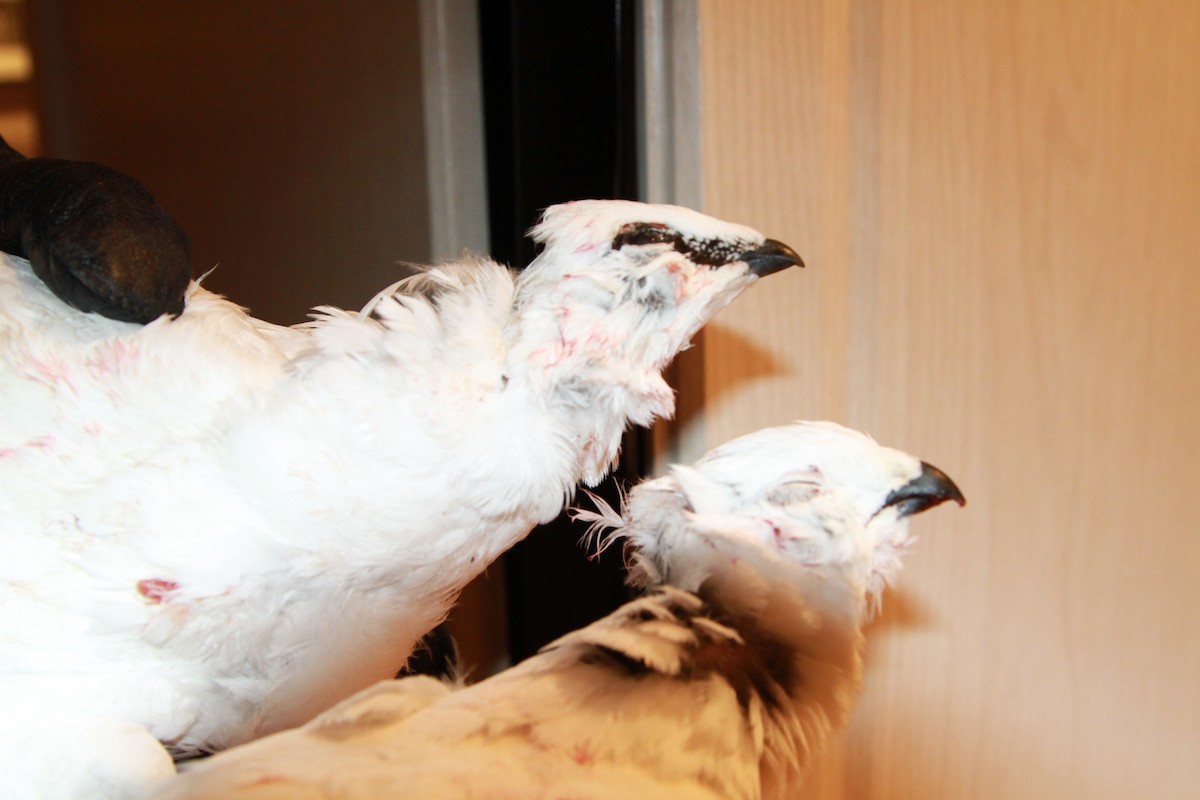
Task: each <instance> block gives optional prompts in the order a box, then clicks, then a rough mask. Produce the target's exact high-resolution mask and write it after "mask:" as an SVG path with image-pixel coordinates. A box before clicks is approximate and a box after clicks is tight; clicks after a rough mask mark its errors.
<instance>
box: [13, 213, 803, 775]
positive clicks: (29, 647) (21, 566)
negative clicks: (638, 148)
mask: <svg viewBox="0 0 1200 800" xmlns="http://www.w3.org/2000/svg"><path fill="white" fill-rule="evenodd" d="M533 235H534V238H535V239H536V240H537V241H539V242H541V243H543V244H544V249H543V250H542V252H541V254H540V255H539V256H538V257H537V258H536V259H535V260H534V261H533V262H532V263H531V264H530V266H529V267H528V268H527V269H526V270H524V271H523V272H522V273H520V274H519V275H517V274H514V273H512V272H510V271H509V270H508V269H506V268H503V267H501V266H499V265H497V264H495V263H494V262H491V261H486V260H477V261H471V262H465V263H457V264H450V265H445V266H441V267H437V268H434V269H432V270H430V271H428V272H425V273H423V274H421V275H419V276H417V277H414V278H412V279H409V280H407V281H405V282H402V283H399V284H397V285H394V286H392V287H390V288H388V289H386V290H385V291H383V292H382V293H380V294H379V295H378V296H377V297H376V298H375V299H374V300H372V301H371V302H370V303H369V304H368V305H367V306H366V307H365V308H364V309H363V310H362V311H361V312H358V313H349V312H345V311H340V310H336V309H332V308H321V309H318V313H317V315H316V316H315V319H314V320H313V321H312V322H311V323H309V324H306V325H303V326H298V327H295V328H282V327H277V326H273V325H269V324H267V323H264V322H262V321H259V320H256V319H253V318H251V317H249V316H248V315H247V314H246V313H245V312H244V311H243V310H241V309H239V308H237V307H236V306H234V305H233V304H231V303H229V302H227V301H226V300H224V299H222V298H220V297H218V296H216V295H214V294H212V293H210V292H207V291H206V290H204V289H202V288H201V287H200V286H198V285H195V284H193V285H192V286H191V287H190V288H189V291H188V295H187V303H186V309H185V310H184V312H183V313H182V314H181V315H180V316H178V317H177V318H175V319H171V318H169V317H162V318H160V319H158V320H156V321H154V322H151V323H150V324H148V325H145V326H142V325H134V324H129V323H123V322H118V321H114V320H112V319H107V318H103V317H101V316H99V315H95V314H84V313H80V312H78V311H76V310H73V309H71V308H69V307H67V306H66V305H64V304H63V303H62V302H61V301H60V300H59V299H57V298H56V297H55V296H54V295H53V294H52V293H51V292H50V291H49V290H48V289H47V288H46V286H45V285H44V284H43V283H42V282H41V281H39V280H38V279H37V278H36V277H35V276H34V275H33V274H32V272H31V271H30V269H29V267H28V265H27V263H26V262H24V261H23V260H20V259H14V258H6V259H4V260H2V261H0V351H2V352H3V359H2V362H0V395H2V396H3V397H4V399H5V410H4V414H3V415H0V484H2V485H3V486H4V487H5V491H4V493H3V495H2V496H0V519H3V520H4V522H3V524H4V527H5V531H4V536H3V537H2V538H0V713H2V714H3V716H4V719H5V724H4V726H2V727H3V732H0V776H3V778H0V780H3V781H4V783H5V785H6V786H7V787H10V789H11V787H18V786H28V787H29V789H28V792H27V795H29V796H37V797H50V796H66V797H70V796H86V797H102V796H105V793H106V792H107V791H109V789H107V788H105V787H106V786H108V785H109V784H107V783H106V782H108V781H111V793H112V794H113V795H120V793H121V792H122V791H123V789H122V786H123V785H124V784H126V783H137V781H138V780H140V777H139V775H138V770H137V769H135V768H133V767H123V768H122V769H121V770H116V769H110V765H111V763H112V759H111V751H113V750H118V751H120V752H123V753H131V752H134V751H135V750H136V749H137V748H141V749H142V750H144V751H145V752H146V753H153V752H154V748H153V747H150V746H148V745H153V743H154V741H155V740H157V741H161V742H164V743H166V744H167V745H169V746H170V747H171V749H172V750H173V751H174V752H176V753H182V754H186V753H188V752H194V751H203V750H209V749H220V748H224V747H227V746H229V745H232V744H235V743H238V742H242V741H245V740H248V739H251V738H253V737H256V736H258V735H261V734H263V733H266V732H270V731H273V730H277V729H281V728H285V727H291V726H294V725H297V724H299V723H302V722H304V721H306V720H307V719H309V718H311V717H312V716H313V715H314V714H315V713H317V712H318V711H321V710H323V709H325V708H328V707H329V706H330V705H332V704H333V703H334V702H336V701H338V700H340V699H343V698H345V697H347V696H349V695H350V694H352V693H353V692H355V691H357V690H359V689H362V688H364V687H366V686H369V685H370V684H372V683H374V682H375V681H377V680H380V679H382V678H385V677H390V676H392V675H394V674H395V672H396V670H397V669H398V668H399V667H401V666H402V665H403V664H404V663H405V660H406V658H407V656H408V655H409V653H410V650H411V648H412V646H413V643H414V642H415V641H416V640H417V639H418V638H419V637H420V636H421V635H422V634H423V633H424V632H426V631H427V630H428V629H430V628H431V627H432V626H433V625H435V624H436V623H437V622H439V621H440V620H441V619H443V618H444V616H445V614H446V613H447V611H448V609H449V608H450V606H451V604H452V603H453V601H454V598H455V597H456V595H457V593H458V591H459V590H460V589H461V588H462V587H463V586H464V585H465V584H466V583H467V582H468V581H470V580H471V579H472V578H473V577H475V576H476V575H478V574H479V573H480V572H481V571H482V570H483V569H484V568H485V567H486V566H487V564H488V563H489V562H491V561H492V560H493V559H495V558H496V557H497V556H498V555H500V554H501V553H502V552H503V551H504V550H506V549H507V548H509V547H510V546H511V545H513V544H514V543H515V542H517V541H519V540H520V539H521V538H523V537H524V536H525V535H526V534H527V533H528V532H529V531H530V529H531V528H532V527H533V526H534V525H535V524H536V523H539V522H544V521H547V520H549V519H551V518H553V517H554V516H555V515H556V514H557V513H559V511H560V510H561V509H562V507H563V506H564V504H565V501H566V498H567V497H568V495H569V493H570V491H571V490H572V488H573V486H574V485H575V484H576V483H577V482H578V481H579V480H581V479H582V480H584V481H586V482H587V483H589V484H593V483H595V482H597V481H598V480H600V479H601V477H602V476H603V475H604V474H605V472H606V471H607V470H608V469H609V467H610V465H611V464H612V463H613V461H614V459H615V458H616V457H617V451H618V447H619V442H620V436H621V433H622V431H623V430H624V429H625V427H626V425H627V424H628V423H629V422H630V421H632V422H634V423H637V424H643V425H644V424H648V423H650V422H651V421H652V420H653V419H654V418H655V417H660V416H665V415H669V414H670V413H671V412H672V410H673V402H674V399H673V396H672V393H671V390H670V389H669V387H668V386H667V384H666V383H665V382H664V380H663V378H662V377H661V374H660V371H661V369H662V368H663V366H664V365H666V364H667V362H668V361H669V360H670V359H671V358H672V357H673V356H674V355H675V354H676V353H677V352H678V351H679V350H680V349H682V348H684V347H685V346H686V345H687V343H688V340H689V339H690V338H691V336H692V335H693V334H694V333H695V332H696V331H697V330H698V329H699V328H700V326H701V325H702V324H703V323H704V322H705V321H707V320H708V319H709V318H710V317H711V316H712V315H713V314H715V313H716V312H717V311H718V310H719V309H721V308H722V307H723V306H724V305H725V304H727V303H728V302H729V301H731V300H732V299H733V298H734V297H735V296H736V295H737V294H738V293H739V292H740V291H742V290H743V289H744V288H746V287H747V286H748V285H749V284H751V283H752V282H753V281H755V280H756V278H757V277H758V276H761V275H764V274H767V273H771V272H774V271H777V270H779V269H782V268H784V267H786V266H789V265H793V264H800V263H801V262H800V259H799V257H798V256H797V255H796V254H795V253H794V252H793V251H792V250H791V249H790V248H787V247H786V246H784V245H782V244H781V243H779V242H776V241H774V240H770V239H765V238H764V237H763V236H762V235H761V234H760V233H758V232H756V231H754V230H752V229H750V228H747V227H743V226H740V225H734V224H731V223H726V222H722V221H720V220H716V219H712V218H711V217H707V216H704V215H701V214H699V213H697V212H694V211H690V210H688V209H683V208H678V207H674V206H653V205H644V204H640V203H632V202H624V201H580V202H576V203H569V204H564V205H560V206H555V207H552V208H550V209H549V210H547V212H546V213H545V215H544V217H543V219H542V221H541V222H540V224H539V225H538V226H536V227H535V228H534V230H533ZM39 731H41V732H42V733H39ZM68 736H70V737H73V738H70V739H69V740H68V739H67V738H64V737H68ZM118 742H123V743H124V744H123V745H120V746H118V745H117V744H116V743H118ZM160 750H161V749H160ZM158 755H159V758H157V759H142V760H141V761H140V762H139V763H143V764H144V766H145V769H144V772H145V773H146V775H147V776H149V775H154V774H157V773H160V772H162V771H163V770H164V769H166V770H169V769H170V764H169V763H166V762H164V759H165V756H163V755H162V753H161V752H159V753H158ZM43 758H44V759H45V762H44V763H43V761H40V760H39V759H43ZM126 760H127V761H128V760H129V759H128V758H127V759H126ZM46 763H51V764H53V765H55V769H49V768H47V767H46V766H45V764H46ZM73 787H74V788H73ZM13 791H15V790H13ZM8 796H12V794H11V793H10V795H8Z"/></svg>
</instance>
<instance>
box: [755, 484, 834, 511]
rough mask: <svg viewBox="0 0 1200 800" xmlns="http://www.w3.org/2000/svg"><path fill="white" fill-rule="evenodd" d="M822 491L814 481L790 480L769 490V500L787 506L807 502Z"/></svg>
mask: <svg viewBox="0 0 1200 800" xmlns="http://www.w3.org/2000/svg"><path fill="white" fill-rule="evenodd" d="M820 493H821V487H820V486H819V485H817V484H816V483H814V482H812V481H788V482H787V483H781V484H779V485H778V486H776V487H775V488H773V489H771V491H769V492H767V502H769V503H771V504H772V505H776V506H780V507H783V508H786V507H788V506H796V505H800V504H801V503H807V502H808V501H809V500H812V499H813V498H814V497H816V496H817V495H818V494H820Z"/></svg>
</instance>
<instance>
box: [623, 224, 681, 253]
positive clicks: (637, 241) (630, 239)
mask: <svg viewBox="0 0 1200 800" xmlns="http://www.w3.org/2000/svg"><path fill="white" fill-rule="evenodd" d="M678 238H679V234H677V233H675V231H673V230H671V229H670V228H668V227H667V226H666V225H662V224H659V223H652V222H631V223H629V224H628V225H625V226H623V227H622V228H621V230H620V232H618V233H617V235H616V237H615V238H614V239H613V243H612V247H613V249H614V250H619V249H620V248H622V247H624V246H625V245H627V244H630V245H644V244H670V243H672V242H674V241H675V240H676V239H678Z"/></svg>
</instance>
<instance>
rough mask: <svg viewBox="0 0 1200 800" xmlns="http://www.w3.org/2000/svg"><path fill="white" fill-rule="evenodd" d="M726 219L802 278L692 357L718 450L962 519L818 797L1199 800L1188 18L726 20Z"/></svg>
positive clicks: (981, 10) (768, 14) (873, 675)
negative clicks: (841, 469) (870, 463)
mask: <svg viewBox="0 0 1200 800" xmlns="http://www.w3.org/2000/svg"><path fill="white" fill-rule="evenodd" d="M700 27H701V48H700V52H701V58H702V87H703V114H702V117H703V134H704V152H703V158H704V187H705V204H706V210H708V211H710V212H712V213H715V214H717V215H719V216H725V217H729V218H733V219H737V220H739V221H744V222H747V223H749V224H752V225H755V226H757V227H759V228H760V229H762V230H764V231H765V232H767V233H768V234H769V235H772V236H775V237H778V238H781V239H783V240H784V241H787V242H789V243H790V244H792V245H794V246H795V247H797V249H799V250H800V252H801V253H802V254H804V255H805V256H806V258H807V259H808V260H809V263H810V267H809V269H808V270H806V271H804V272H803V273H799V272H798V273H797V274H792V275H782V276H779V277H777V278H774V279H772V283H771V287H770V290H766V289H765V287H763V286H760V287H757V288H756V289H754V290H752V291H751V292H750V293H748V294H747V295H746V296H745V297H743V298H742V299H741V300H739V301H738V303H737V304H735V306H734V307H731V308H730V309H728V310H727V311H726V312H724V313H723V314H722V315H721V317H720V318H719V321H718V324H717V325H716V326H714V327H713V328H711V329H710V330H709V332H708V333H707V335H706V339H705V356H704V376H705V377H704V380H705V401H706V403H705V416H704V424H705V428H706V438H707V440H708V442H709V444H714V443H716V442H719V441H723V440H725V439H727V438H729V437H731V436H733V435H736V434H739V433H742V432H745V431H748V430H751V429H754V428H758V427H762V426H764V425H768V424H777V423H780V422H784V421H787V420H790V419H793V418H799V417H806V418H816V417H831V418H834V419H837V420H839V421H843V422H847V423H849V424H852V425H854V426H855V427H860V428H863V429H866V430H868V431H870V432H871V433H872V434H874V435H875V436H877V437H878V438H879V439H880V440H881V441H884V442H886V443H889V444H894V445H896V446H900V447H903V448H906V449H908V450H910V451H912V452H915V453H917V454H919V455H920V456H922V457H924V458H926V459H927V460H929V461H931V462H933V463H935V464H938V465H939V466H942V467H943V468H944V469H946V470H947V471H948V472H950V474H952V475H953V476H954V477H955V478H956V479H957V480H959V482H960V485H961V486H962V487H963V488H964V490H965V491H966V493H967V496H968V498H969V500H970V504H969V506H968V507H967V508H966V509H965V510H961V511H958V510H939V511H937V512H934V513H933V514H931V515H930V516H929V517H928V518H927V519H922V520H920V522H919V523H918V526H919V529H920V531H921V533H922V541H921V544H920V545H919V546H918V547H917V548H916V550H915V552H914V553H913V555H912V557H911V558H910V559H909V569H908V571H907V572H906V574H904V575H903V576H902V579H901V583H900V586H899V587H898V589H897V590H896V591H893V592H891V593H890V595H889V596H888V597H887V599H886V601H885V607H886V610H885V613H884V615H883V617H882V618H881V619H880V620H878V621H877V622H876V623H875V624H873V625H872V628H871V631H870V641H871V649H870V653H869V673H868V679H867V684H868V685H867V690H866V693H865V695H864V698H863V702H862V704H861V705H860V707H859V710H858V712H857V714H856V717H855V721H854V724H853V725H852V728H851V730H850V731H849V732H848V734H847V735H846V736H844V737H843V738H842V739H841V740H839V742H838V743H836V745H835V746H834V747H833V748H831V750H830V751H829V752H828V753H827V754H826V757H825V758H824V759H823V761H822V764H821V766H820V768H819V769H818V771H817V772H816V774H815V775H814V776H813V779H812V782H811V785H810V789H811V792H812V796H813V797H821V798H891V799H892V800H899V799H900V798H931V797H946V798H949V797H954V798H965V797H970V798H1014V799H1015V798H1021V799H1022V800H1029V799H1030V798H1056V799H1057V798H1063V797H1087V798H1112V799H1113V800H1117V798H1122V799H1123V798H1129V797H1155V798H1185V797H1194V796H1195V792H1196V788H1195V787H1196V786H1197V785H1200V765H1198V763H1197V760H1196V758H1195V754H1196V753H1197V752H1200V714H1197V709H1200V681H1197V679H1196V675H1197V674H1198V673H1200V612H1198V609H1200V510H1198V508H1200V507H1198V505H1197V502H1196V494H1197V492H1196V488H1195V487H1196V486H1197V484H1198V483H1200V467H1198V466H1197V459H1196V453H1197V452H1198V451H1200V410H1198V409H1197V400H1196V398H1197V396H1198V395H1200V365H1198V358H1197V353H1196V351H1197V347H1198V346H1200V271H1198V270H1197V266H1198V264H1197V262H1198V260H1200V256H1198V254H1200V189H1198V188H1197V187H1200V147H1198V146H1197V145H1198V144H1200V54H1198V51H1197V50H1196V48H1195V42H1196V41H1197V40H1200V4H1195V3H1183V2H1177V3H1168V2H1157V3H1141V4H1130V3H1125V2H1123V1H1122V0H1100V1H1097V2H1087V3H1084V2H1060V3H1043V2H1034V1H1033V0H1030V1H1028V2H1021V1H1018V0H1009V1H1007V2H1001V3H987V2H954V3H951V2H932V3H927V2H916V1H914V2H908V3H904V2H834V1H833V0H831V1H830V2H824V3H822V2H793V1H792V0H760V1H759V2H756V3H753V4H748V3H741V2H735V0H706V1H705V2H704V3H703V4H702V6H701V26H700Z"/></svg>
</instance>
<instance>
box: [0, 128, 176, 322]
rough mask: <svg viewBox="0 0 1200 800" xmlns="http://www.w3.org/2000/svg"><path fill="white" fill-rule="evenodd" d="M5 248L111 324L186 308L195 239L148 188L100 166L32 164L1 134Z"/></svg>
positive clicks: (62, 295)
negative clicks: (189, 238) (190, 247)
mask: <svg viewBox="0 0 1200 800" xmlns="http://www.w3.org/2000/svg"><path fill="white" fill-rule="evenodd" d="M0 250H3V251H4V252H5V253H11V254H12V255H15V256H20V257H21V258H26V259H29V263H30V266H31V267H32V268H33V271H34V273H35V274H36V275H37V276H38V277H39V278H41V279H42V281H44V282H45V284H46V285H47V286H48V287H50V289H51V290H52V291H53V292H54V293H55V294H56V295H57V296H58V298H59V299H60V300H62V301H63V302H65V303H69V304H70V305H72V306H74V307H75V308H78V309H80V310H81V311H95V312H97V313H100V314H103V315H104V316H106V317H111V318H112V319H118V320H125V321H128V322H149V321H150V320H152V319H155V318H157V317H159V316H162V315H163V314H172V315H175V314H179V313H180V312H181V311H183V295H184V292H185V291H186V289H187V286H188V282H189V281H190V279H191V272H190V270H191V266H190V264H189V262H188V245H187V237H186V236H185V235H184V233H183V230H182V229H180V227H179V226H178V225H176V224H175V221H174V220H173V219H171V217H170V215H168V214H167V212H166V211H165V210H163V208H162V206H160V205H159V204H158V203H157V202H156V201H155V199H154V197H153V196H152V195H151V194H150V191H149V190H148V189H146V187H145V186H143V185H142V184H140V183H138V182H137V181H136V180H134V179H133V178H131V177H129V176H128V175H125V174H124V173H121V172H117V171H116V170H114V169H111V168H109V167H105V166H103V165H101V164H93V163H90V162H87V161H66V160H63V159H57V158H25V157H24V156H23V155H21V154H20V153H18V152H17V151H16V150H14V149H12V147H10V146H9V144H8V142H6V141H4V139H3V137H0Z"/></svg>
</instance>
